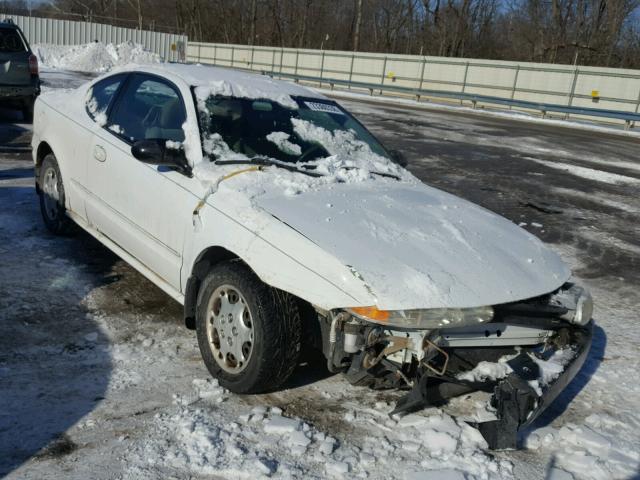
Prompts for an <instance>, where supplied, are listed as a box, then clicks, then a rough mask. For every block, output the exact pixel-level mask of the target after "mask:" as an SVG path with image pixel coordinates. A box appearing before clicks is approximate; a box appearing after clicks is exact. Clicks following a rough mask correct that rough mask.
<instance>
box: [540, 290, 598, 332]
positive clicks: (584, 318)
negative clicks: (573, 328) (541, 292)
mask: <svg viewBox="0 0 640 480" xmlns="http://www.w3.org/2000/svg"><path fill="white" fill-rule="evenodd" d="M549 301H550V303H551V304H552V305H557V306H560V307H562V308H564V309H566V310H567V311H566V313H564V314H562V315H561V318H563V319H565V320H567V321H569V322H571V323H575V324H576V325H586V324H587V323H589V320H591V316H592V315H593V298H592V297H591V293H590V292H589V290H587V289H586V288H584V287H581V286H579V285H576V284H575V283H568V284H566V285H564V286H563V287H562V288H561V289H560V290H559V291H558V292H556V293H554V294H553V295H551V298H550V299H549Z"/></svg>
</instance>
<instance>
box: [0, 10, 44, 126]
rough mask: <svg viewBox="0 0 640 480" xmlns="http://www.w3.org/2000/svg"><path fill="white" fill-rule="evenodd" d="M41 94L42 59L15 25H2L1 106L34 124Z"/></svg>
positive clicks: (0, 61)
mask: <svg viewBox="0 0 640 480" xmlns="http://www.w3.org/2000/svg"><path fill="white" fill-rule="evenodd" d="M39 93H40V77H39V76H38V58H37V57H36V56H35V55H34V54H33V52H31V47H29V43H27V39H26V38H25V36H24V34H23V33H22V30H20V28H18V26H17V25H15V24H14V23H13V21H11V20H4V21H2V22H0V105H2V106H5V105H9V106H12V107H16V108H19V109H20V110H21V111H22V115H23V116H24V119H25V120H26V121H31V120H32V117H33V103H34V102H35V100H36V97H37V96H38V94H39Z"/></svg>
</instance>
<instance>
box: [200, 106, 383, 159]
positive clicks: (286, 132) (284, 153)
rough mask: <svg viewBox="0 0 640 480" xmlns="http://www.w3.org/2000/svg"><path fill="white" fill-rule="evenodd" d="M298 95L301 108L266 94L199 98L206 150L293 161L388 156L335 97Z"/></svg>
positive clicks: (211, 152)
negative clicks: (331, 157) (272, 98)
mask: <svg viewBox="0 0 640 480" xmlns="http://www.w3.org/2000/svg"><path fill="white" fill-rule="evenodd" d="M293 100H294V101H295V103H296V104H297V106H298V108H295V109H294V108H287V107H285V106H284V105H282V104H281V103H278V102H276V101H271V100H267V99H250V98H236V97H228V96H220V95H215V96H209V97H207V98H206V99H204V100H200V101H199V102H198V106H199V111H200V117H201V118H200V120H201V125H202V128H203V129H204V133H205V135H204V137H205V138H206V140H205V145H204V150H205V152H206V153H209V154H211V155H213V156H214V157H227V156H228V154H232V152H234V153H235V154H239V156H243V157H247V158H255V157H268V158H274V159H277V160H280V161H283V162H290V163H296V162H307V161H311V160H315V159H318V158H325V157H329V156H332V155H347V156H349V157H352V158H355V159H360V158H363V157H365V156H370V157H378V156H379V157H384V158H385V159H388V158H389V154H388V153H387V151H386V150H385V149H384V147H383V146H382V145H381V144H380V143H379V142H378V141H377V140H376V139H375V138H374V137H373V136H372V135H371V134H370V133H369V132H368V131H367V130H366V129H365V128H364V127H363V126H362V125H361V124H360V123H359V122H358V121H357V120H356V119H354V118H353V117H352V116H351V115H350V114H349V113H348V112H347V111H345V110H344V109H343V108H342V107H340V106H339V105H338V104H336V103H335V102H332V101H329V100H324V99H317V98H306V97H293ZM379 157H378V158H379ZM213 159H214V160H215V159H216V158H213Z"/></svg>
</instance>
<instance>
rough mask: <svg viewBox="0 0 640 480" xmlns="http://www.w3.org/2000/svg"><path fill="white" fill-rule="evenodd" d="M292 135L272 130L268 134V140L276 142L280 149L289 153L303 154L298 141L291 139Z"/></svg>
mask: <svg viewBox="0 0 640 480" xmlns="http://www.w3.org/2000/svg"><path fill="white" fill-rule="evenodd" d="M289 138H291V135H289V134H288V133H286V132H271V133H270V134H269V135H267V140H269V141H270V142H272V143H274V144H275V145H276V146H277V147H278V148H279V149H280V150H282V151H283V152H284V153H286V154H288V155H302V148H300V145H298V144H296V143H292V142H290V141H289Z"/></svg>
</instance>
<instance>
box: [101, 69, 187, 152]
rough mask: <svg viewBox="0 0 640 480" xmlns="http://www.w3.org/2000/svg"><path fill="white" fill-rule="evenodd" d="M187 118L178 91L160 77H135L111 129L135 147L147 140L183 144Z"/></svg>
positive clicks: (124, 92)
mask: <svg viewBox="0 0 640 480" xmlns="http://www.w3.org/2000/svg"><path fill="white" fill-rule="evenodd" d="M186 117H187V116H186V112H185V108H184V104H183V102H182V98H181V97H180V93H179V92H178V91H177V90H176V89H175V87H173V86H172V85H170V84H169V83H167V82H164V81H162V80H160V79H158V78H156V77H150V76H148V75H134V76H133V77H132V78H131V80H130V81H129V82H128V83H127V85H126V86H125V90H124V91H123V92H122V95H120V97H119V98H118V100H117V105H116V106H115V108H114V112H113V113H112V114H111V116H110V118H109V127H108V128H109V130H111V131H112V132H114V133H116V134H117V135H118V136H120V137H121V138H123V139H125V140H126V141H127V142H131V143H134V142H136V141H138V140H146V139H163V140H171V141H174V142H183V141H184V131H183V130H182V125H183V124H184V122H185V121H186Z"/></svg>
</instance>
